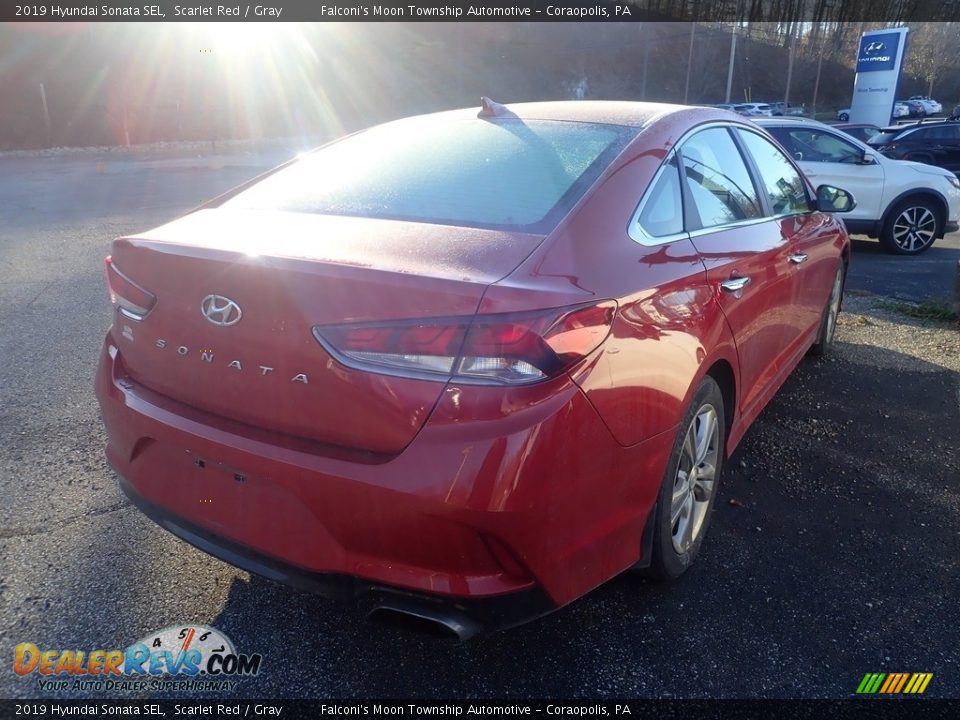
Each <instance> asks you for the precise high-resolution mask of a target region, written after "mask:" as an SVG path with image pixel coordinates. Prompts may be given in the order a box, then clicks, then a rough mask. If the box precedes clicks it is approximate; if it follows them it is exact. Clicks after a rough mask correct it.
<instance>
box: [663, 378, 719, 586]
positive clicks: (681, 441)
mask: <svg viewBox="0 0 960 720" xmlns="http://www.w3.org/2000/svg"><path fill="white" fill-rule="evenodd" d="M725 427H726V426H725V424H724V408H723V395H722V394H721V393H720V387H719V386H718V385H717V383H716V381H715V380H714V379H713V378H711V377H709V376H708V377H706V378H704V380H703V382H701V383H700V387H699V388H697V392H696V394H695V395H694V397H693V401H692V402H691V404H690V407H689V409H688V410H687V413H686V415H685V416H684V419H683V422H682V423H681V424H680V431H679V433H678V434H677V438H676V440H675V441H674V444H673V452H672V453H671V454H670V462H669V463H668V464H667V472H666V475H665V476H664V478H663V483H662V485H661V487H660V496H659V499H658V501H657V507H656V510H655V512H656V519H655V524H654V532H653V538H652V542H653V547H652V552H651V558H650V574H652V575H654V576H656V577H662V578H676V577H679V576H680V575H682V574H683V573H684V572H685V571H686V570H687V568H689V567H690V565H692V564H693V561H694V558H696V556H697V552H698V551H699V550H700V545H701V544H702V543H703V538H704V535H706V532H707V527H708V526H709V524H710V513H711V511H712V509H713V503H714V498H715V497H716V495H717V482H718V480H719V479H720V471H721V468H722V466H723V446H724V445H723V444H724V441H725V439H726V432H725Z"/></svg>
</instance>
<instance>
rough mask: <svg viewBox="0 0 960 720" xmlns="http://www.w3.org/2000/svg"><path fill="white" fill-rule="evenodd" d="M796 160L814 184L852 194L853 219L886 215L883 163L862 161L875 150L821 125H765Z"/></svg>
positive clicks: (850, 217)
mask: <svg viewBox="0 0 960 720" xmlns="http://www.w3.org/2000/svg"><path fill="white" fill-rule="evenodd" d="M766 129H767V130H768V131H769V132H770V134H771V135H773V136H774V137H775V138H776V139H777V142H779V143H780V144H781V145H782V146H783V147H784V148H786V149H787V151H788V152H789V153H790V154H791V155H792V156H793V158H794V160H796V162H797V165H799V166H800V169H801V170H803V173H804V174H805V175H806V176H807V177H808V178H810V181H811V182H812V183H813V185H814V186H817V185H824V184H826V185H833V186H835V187H839V188H843V189H844V190H846V191H848V192H850V193H853V197H854V198H855V199H856V201H857V206H856V207H855V208H854V209H853V210H852V211H851V212H850V213H849V214H848V215H847V216H846V217H847V218H848V219H850V220H879V219H880V217H881V216H882V215H883V207H884V201H883V188H884V180H885V174H884V170H883V166H882V165H880V163H877V162H873V163H871V164H864V163H861V162H860V160H861V158H863V157H864V152H866V153H867V156H869V157H871V158H872V157H873V151H871V150H869V149H866V148H864V147H862V146H860V145H857V144H855V143H854V142H853V141H851V140H849V139H847V138H844V137H842V136H841V135H840V134H839V133H835V132H833V131H832V130H828V129H826V128H823V127H821V126H802V125H798V126H797V127H785V126H776V127H770V126H768V127H766Z"/></svg>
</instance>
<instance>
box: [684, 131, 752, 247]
mask: <svg viewBox="0 0 960 720" xmlns="http://www.w3.org/2000/svg"><path fill="white" fill-rule="evenodd" d="M680 153H681V155H682V157H683V169H684V174H685V175H686V181H687V187H688V188H689V190H690V197H691V198H692V199H693V204H694V207H695V209H696V211H697V213H698V214H699V215H700V222H701V224H702V225H703V227H705V228H709V227H716V226H719V225H728V224H730V223H735V222H740V221H742V220H752V219H754V218H759V217H762V215H763V213H762V212H761V210H760V200H759V197H758V196H757V191H756V189H755V188H754V187H753V181H752V180H751V179H750V173H749V172H748V171H747V166H746V164H745V163H744V161H743V157H742V156H741V155H740V150H738V149H737V146H736V144H734V142H733V138H732V137H730V134H729V132H728V131H727V130H726V128H709V129H707V130H703V131H701V132H698V133H697V134H696V135H694V136H693V137H692V138H690V139H689V140H687V141H686V142H685V143H684V144H683V147H681V148H680Z"/></svg>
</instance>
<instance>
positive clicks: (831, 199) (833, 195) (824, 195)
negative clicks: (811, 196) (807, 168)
mask: <svg viewBox="0 0 960 720" xmlns="http://www.w3.org/2000/svg"><path fill="white" fill-rule="evenodd" d="M856 206H857V201H856V200H855V199H854V198H853V195H851V194H850V193H849V192H847V191H846V190H841V189H840V188H837V187H833V186H832V185H821V186H820V187H818V188H817V210H819V211H821V212H827V213H845V212H850V211H851V210H853V209H854V208H855V207H856Z"/></svg>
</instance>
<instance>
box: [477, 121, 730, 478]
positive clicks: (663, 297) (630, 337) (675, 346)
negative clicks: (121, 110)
mask: <svg viewBox="0 0 960 720" xmlns="http://www.w3.org/2000/svg"><path fill="white" fill-rule="evenodd" d="M717 114H718V115H720V113H717ZM685 116H686V113H685V112H684V111H681V112H678V113H675V114H674V115H672V116H671V117H670V118H667V119H664V120H661V121H660V122H658V123H656V124H655V125H654V126H653V127H651V128H648V129H647V130H644V131H643V132H641V133H640V135H639V136H638V138H637V139H636V140H635V141H634V142H633V143H632V144H631V146H630V147H629V148H628V149H627V150H625V151H624V153H623V154H622V155H621V157H620V158H619V159H618V161H617V162H615V163H614V165H613V166H611V169H610V170H609V171H608V172H607V173H606V174H605V175H604V176H603V177H601V179H600V180H599V181H598V183H597V184H596V185H595V186H594V188H593V189H592V191H591V192H590V194H589V195H588V196H587V197H585V198H584V199H583V200H582V201H581V203H580V204H579V205H578V206H577V207H576V208H575V209H574V211H573V212H572V213H571V214H570V215H569V216H568V217H567V218H566V220H564V222H563V223H561V225H560V226H559V227H558V228H557V230H556V231H555V232H554V233H553V234H552V235H551V237H550V238H548V239H547V241H546V242H545V243H544V244H543V245H541V246H540V247H539V248H538V249H537V251H535V252H534V253H533V254H532V255H531V256H530V257H529V258H528V259H527V260H526V261H525V262H524V263H522V264H521V265H520V267H518V268H517V270H516V271H514V272H513V273H512V274H511V275H510V276H509V277H507V278H505V279H504V280H502V281H500V282H499V283H496V284H494V285H492V286H491V287H490V288H489V289H488V291H487V293H486V294H485V296H484V298H483V300H482V301H481V307H480V311H481V312H503V311H508V310H517V309H532V308H533V307H549V306H552V305H559V304H563V303H571V304H572V303H576V302H586V301H590V300H597V301H599V300H602V299H608V298H612V299H615V300H616V301H617V302H618V305H619V309H618V312H617V317H616V320H615V322H614V325H613V328H612V331H611V334H610V336H609V337H608V339H607V340H606V342H605V343H604V344H603V345H602V346H601V347H600V348H599V349H598V350H597V351H596V352H595V353H594V354H593V355H592V356H591V357H590V358H589V360H588V361H587V362H586V363H584V364H583V365H581V366H580V367H578V368H577V369H576V371H575V372H574V374H573V378H574V380H575V382H577V384H578V385H580V387H581V388H582V389H583V391H584V392H585V393H586V395H587V397H588V398H589V399H590V401H591V402H592V403H593V405H594V407H596V409H597V411H598V412H599V414H600V416H601V418H602V419H603V421H604V422H605V423H606V425H607V427H608V428H609V430H610V432H611V433H612V434H613V436H614V438H615V439H616V440H617V442H618V443H620V444H621V445H623V446H631V445H634V444H636V443H639V442H641V441H643V440H645V439H648V438H651V437H653V436H655V435H658V434H660V433H664V432H667V431H672V430H673V429H674V428H675V427H676V426H677V425H678V424H679V422H680V419H681V417H682V415H683V411H684V409H685V407H686V405H687V403H688V402H689V398H690V396H691V394H692V391H693V389H694V388H695V387H696V385H697V384H698V382H699V380H700V378H701V377H702V376H703V375H704V374H705V373H706V371H707V369H708V368H709V367H710V366H711V364H712V363H713V362H715V361H717V360H721V359H722V360H726V361H727V362H728V363H729V364H730V366H731V368H732V369H733V370H734V374H736V372H737V367H738V365H737V361H736V349H735V347H734V345H733V342H732V338H731V337H730V334H729V331H728V329H727V327H726V324H725V322H724V320H723V315H722V313H721V311H720V308H719V306H718V304H717V302H716V297H715V292H714V290H713V289H712V288H711V287H710V286H709V285H708V284H707V278H706V271H705V268H704V265H703V263H702V261H701V259H700V257H699V255H698V253H697V251H696V249H695V248H694V246H693V244H692V243H691V242H690V240H689V239H687V238H684V239H680V240H677V241H675V242H672V243H668V244H664V245H659V246H653V247H648V246H644V245H641V244H639V243H637V242H636V241H634V240H633V239H632V238H631V237H630V236H629V234H628V229H629V224H630V221H631V219H632V216H633V213H634V211H635V210H636V207H637V204H638V202H639V201H640V199H641V197H642V195H643V193H644V192H645V190H646V188H647V185H648V184H649V182H650V180H651V179H652V177H653V175H654V174H655V173H656V171H657V169H658V168H659V167H660V165H661V163H662V162H663V160H664V158H665V157H666V155H667V152H668V151H669V149H670V148H671V147H672V145H673V143H674V142H675V141H676V140H677V139H678V138H679V137H680V135H682V134H683V133H684V132H685V131H686V130H687V129H688V128H689V127H690V122H689V120H688V119H687V118H686V117H685ZM722 117H723V118H724V119H729V118H728V115H727V114H726V113H724V114H722ZM708 119H718V118H708ZM708 119H704V120H703V121H707V120H708ZM664 461H665V459H664Z"/></svg>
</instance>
